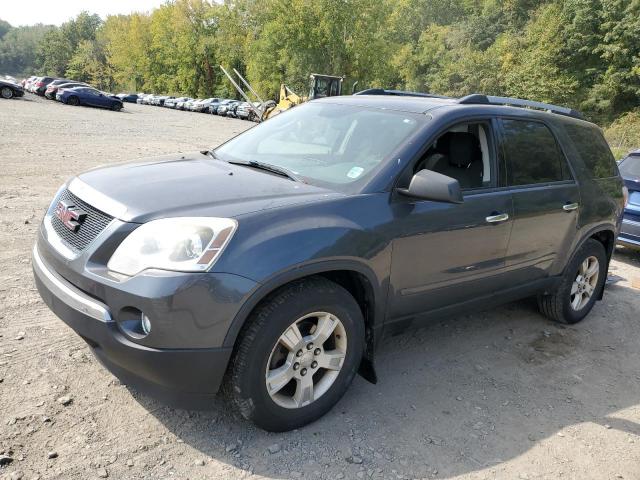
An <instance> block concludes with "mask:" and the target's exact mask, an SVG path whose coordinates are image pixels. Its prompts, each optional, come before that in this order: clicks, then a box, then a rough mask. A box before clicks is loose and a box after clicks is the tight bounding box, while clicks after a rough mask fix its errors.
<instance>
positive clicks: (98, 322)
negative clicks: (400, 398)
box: [33, 91, 625, 431]
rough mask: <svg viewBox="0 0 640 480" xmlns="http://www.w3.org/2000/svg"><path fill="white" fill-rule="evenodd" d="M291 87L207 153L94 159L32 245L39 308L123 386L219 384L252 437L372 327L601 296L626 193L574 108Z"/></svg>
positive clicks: (548, 311) (340, 377)
mask: <svg viewBox="0 0 640 480" xmlns="http://www.w3.org/2000/svg"><path fill="white" fill-rule="evenodd" d="M377 93H379V94H378V95H354V96H344V97H332V98H326V99H322V100H318V101H312V102H309V103H307V104H304V105H301V106H298V107H296V108H294V109H292V110H290V111H288V112H285V113H283V114H281V115H279V116H277V117H274V118H273V119H270V120H268V121H267V122H264V123H262V124H260V125H258V126H256V127H254V128H252V129H250V130H248V131H246V132H245V133H243V134H241V135H239V136H237V137H235V138H233V139H231V140H230V141H228V142H226V143H225V144H223V145H222V146H220V147H218V148H216V149H215V150H212V151H205V152H199V153H194V154H191V155H175V156H172V157H165V158H160V159H157V160H154V161H150V162H144V163H133V164H127V165H118V166H112V167H105V168H98V169H95V170H91V171H89V172H86V173H83V174H80V175H78V176H77V177H75V178H73V179H72V180H70V181H69V182H68V183H66V184H65V185H64V186H63V187H62V188H61V189H60V190H59V192H58V193H57V194H56V196H55V198H54V200H53V202H52V203H51V206H50V207H49V209H48V211H47V213H46V215H45V217H44V220H43V222H42V226H41V228H40V232H39V235H38V238H37V242H36V245H35V247H34V250H33V269H34V274H35V280H36V284H37V287H38V290H39V291H40V294H41V296H42V298H43V299H44V301H45V302H46V303H47V304H48V306H49V307H50V308H51V309H52V310H53V311H54V312H55V313H56V314H57V315H58V316H59V317H60V318H61V319H62V320H63V321H64V322H65V323H67V324H68V325H69V326H70V327H71V328H72V329H73V330H75V331H76V332H77V333H78V334H79V335H80V336H81V337H82V338H83V339H84V340H85V341H86V342H87V343H88V344H89V345H90V347H91V348H92V350H93V352H94V353H95V355H96V356H97V357H98V359H99V360H100V361H101V362H102V363H103V364H104V365H105V366H106V367H107V368H108V369H109V370H110V371H111V372H113V373H114V374H115V375H116V376H118V377H119V378H120V379H121V380H122V381H123V382H124V383H126V384H127V385H131V386H133V387H135V388H137V389H139V390H140V391H143V392H147V393H148V394H151V395H154V396H157V397H160V398H162V399H164V400H165V401H166V402H168V403H169V404H172V405H175V406H187V407H189V408H201V407H206V406H210V405H211V404H212V403H213V402H212V401H211V400H212V396H213V395H215V393H216V392H217V391H218V389H219V388H220V387H221V386H224V390H225V391H226V392H227V394H228V396H229V398H230V401H231V403H232V404H233V405H234V406H235V408H236V409H237V410H238V411H239V412H240V413H241V414H242V415H243V416H244V417H246V418H248V419H250V420H252V421H253V422H255V423H256V424H257V425H259V426H260V427H262V428H264V429H266V430H271V431H283V430H289V429H293V428H296V427H300V426H302V425H305V424H307V423H309V422H312V421H314V420H316V419H318V418H319V417H320V416H322V415H323V414H325V413H326V412H327V411H329V409H331V407H332V406H333V405H334V404H335V403H336V402H337V401H338V400H339V399H340V397H341V396H342V395H343V394H344V392H345V390H346V389H347V387H348V386H349V384H350V383H351V381H352V380H353V378H354V375H355V374H356V372H359V373H360V374H361V375H363V376H364V377H365V378H367V379H368V380H370V381H372V382H375V381H376V374H375V370H374V356H375V351H376V346H377V345H379V344H380V343H381V342H382V341H383V339H384V338H385V336H387V335H390V334H394V333H396V332H398V331H400V330H402V329H404V328H406V327H409V326H419V325H422V324H424V322H428V321H429V320H431V319H433V318H437V317H441V316H443V315H451V314H455V313H458V312H462V311H468V310H470V309H474V310H476V309H478V308H486V307H489V306H491V305H495V304H499V303H504V302H508V301H512V300H515V299H519V298H523V297H529V296H537V298H538V302H539V305H540V310H541V311H542V313H543V314H544V315H546V316H547V317H549V318H552V319H554V320H557V321H559V322H565V323H575V322H578V321H580V320H582V318H584V317H585V315H587V313H589V311H590V310H591V308H592V307H593V305H594V303H595V301H597V300H599V299H601V298H602V295H603V290H604V285H605V278H606V275H607V267H608V264H609V260H610V258H611V254H612V251H613V248H614V245H615V242H616V235H617V233H618V231H619V228H620V224H621V216H622V212H623V209H624V204H625V198H624V197H625V188H624V185H623V182H622V180H621V178H620V175H619V173H618V169H617V166H616V163H615V161H614V158H613V156H612V154H611V151H610V149H609V147H608V145H607V143H606V141H605V139H604V137H603V135H602V133H601V131H600V129H598V128H597V127H596V126H595V125H593V124H591V123H588V122H586V121H584V120H582V119H581V116H580V114H579V113H577V112H575V111H573V110H569V109H565V108H562V107H557V106H554V105H548V104H541V103H535V102H530V101H526V100H518V99H512V98H503V97H489V96H485V95H471V96H468V97H464V98H461V99H452V98H435V97H433V98H431V97H429V96H427V95H422V96H412V95H411V94H408V93H407V94H403V92H395V91H394V92H387V91H379V92H377Z"/></svg>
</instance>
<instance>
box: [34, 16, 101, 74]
mask: <svg viewBox="0 0 640 480" xmlns="http://www.w3.org/2000/svg"><path fill="white" fill-rule="evenodd" d="M101 25H102V20H101V19H100V17H99V16H98V15H90V14H89V13H87V12H82V13H80V14H79V15H78V16H77V17H76V18H75V19H73V20H70V21H68V22H66V23H63V24H62V26H61V27H59V28H55V29H51V30H49V31H48V32H47V33H46V35H45V36H44V39H43V41H42V42H40V45H39V48H38V52H37V54H38V58H39V59H40V65H41V67H40V68H39V72H38V73H42V74H46V75H54V76H58V77H61V76H64V75H65V74H66V71H67V69H68V68H69V64H70V62H71V59H72V58H73V56H74V54H75V53H76V50H77V49H79V48H80V46H81V45H82V46H83V47H82V48H83V49H84V50H85V52H86V48H87V46H86V44H85V43H84V42H86V41H89V42H93V41H95V39H96V32H97V31H98V28H99V27H100V26H101Z"/></svg>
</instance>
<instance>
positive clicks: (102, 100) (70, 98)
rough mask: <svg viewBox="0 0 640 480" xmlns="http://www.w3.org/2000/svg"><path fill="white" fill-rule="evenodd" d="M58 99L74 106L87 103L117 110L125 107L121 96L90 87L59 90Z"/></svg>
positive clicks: (91, 105) (90, 105)
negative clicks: (114, 95)
mask: <svg viewBox="0 0 640 480" xmlns="http://www.w3.org/2000/svg"><path fill="white" fill-rule="evenodd" d="M56 100H58V101H60V102H62V103H66V104H68V105H73V106H77V105H86V106H89V107H102V108H110V109H111V110H115V111H118V110H121V109H122V107H123V104H122V100H120V99H119V98H117V97H113V96H110V95H107V94H106V93H103V92H101V91H100V90H96V89H95V88H90V87H76V88H69V89H61V90H58V92H57V93H56Z"/></svg>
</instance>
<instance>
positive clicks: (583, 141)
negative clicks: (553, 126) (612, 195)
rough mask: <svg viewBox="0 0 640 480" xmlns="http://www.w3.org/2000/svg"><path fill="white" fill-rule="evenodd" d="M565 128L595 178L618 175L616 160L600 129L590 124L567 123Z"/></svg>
mask: <svg viewBox="0 0 640 480" xmlns="http://www.w3.org/2000/svg"><path fill="white" fill-rule="evenodd" d="M565 129H566V131H567V133H568V134H569V136H570V137H571V140H573V144H574V146H575V147H576V150H577V151H578V154H580V156H581V157H582V161H583V162H584V165H585V167H587V170H588V171H589V173H590V174H591V176H592V177H593V178H607V177H614V176H616V175H617V172H616V160H615V158H614V157H613V154H612V153H611V149H610V148H609V145H608V144H607V141H606V140H605V139H604V137H603V136H602V133H601V132H600V130H599V129H598V128H596V127H593V126H588V125H576V124H570V125H566V126H565Z"/></svg>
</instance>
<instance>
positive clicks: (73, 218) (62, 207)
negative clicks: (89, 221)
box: [56, 200, 87, 232]
mask: <svg viewBox="0 0 640 480" xmlns="http://www.w3.org/2000/svg"><path fill="white" fill-rule="evenodd" d="M86 216H87V213H86V212H84V211H82V210H80V209H79V208H78V207H76V206H75V205H70V204H68V203H67V202H65V201H63V200H60V201H59V202H58V205H56V217H58V218H59V219H60V221H61V222H62V224H63V225H64V226H65V227H67V228H68V229H69V230H71V231H72V232H77V231H78V228H80V224H81V223H82V222H83V221H84V217H86Z"/></svg>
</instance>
